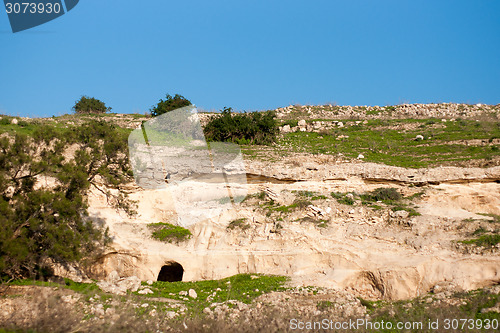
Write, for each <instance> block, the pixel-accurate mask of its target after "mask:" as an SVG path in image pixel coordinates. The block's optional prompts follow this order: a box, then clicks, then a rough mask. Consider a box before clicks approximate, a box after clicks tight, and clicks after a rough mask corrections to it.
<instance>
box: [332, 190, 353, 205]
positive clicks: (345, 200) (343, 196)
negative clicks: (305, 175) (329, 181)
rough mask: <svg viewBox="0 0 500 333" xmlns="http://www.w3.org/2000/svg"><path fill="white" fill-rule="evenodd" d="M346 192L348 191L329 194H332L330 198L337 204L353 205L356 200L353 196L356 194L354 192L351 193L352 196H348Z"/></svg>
mask: <svg viewBox="0 0 500 333" xmlns="http://www.w3.org/2000/svg"><path fill="white" fill-rule="evenodd" d="M347 194H348V193H340V192H332V193H330V195H331V196H332V198H335V199H336V200H337V202H338V203H339V204H343V205H349V206H352V205H354V204H355V203H356V200H355V199H354V197H355V196H356V194H355V193H351V194H352V195H353V197H352V198H351V197H348V196H347Z"/></svg>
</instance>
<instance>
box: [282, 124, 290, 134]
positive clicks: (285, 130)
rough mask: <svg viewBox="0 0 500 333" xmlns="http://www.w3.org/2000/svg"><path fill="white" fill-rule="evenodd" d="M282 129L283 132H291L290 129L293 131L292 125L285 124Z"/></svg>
mask: <svg viewBox="0 0 500 333" xmlns="http://www.w3.org/2000/svg"><path fill="white" fill-rule="evenodd" d="M281 131H282V132H283V133H288V132H290V131H291V128H290V125H285V126H283V127H282V128H281Z"/></svg>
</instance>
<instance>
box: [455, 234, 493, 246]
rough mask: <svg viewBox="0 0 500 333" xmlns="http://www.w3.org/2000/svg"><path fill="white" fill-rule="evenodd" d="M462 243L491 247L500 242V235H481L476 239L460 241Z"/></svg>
mask: <svg viewBox="0 0 500 333" xmlns="http://www.w3.org/2000/svg"><path fill="white" fill-rule="evenodd" d="M461 243H463V244H475V245H477V246H483V247H491V246H495V245H497V244H498V243H500V235H483V236H480V237H479V238H476V239H470V240H465V241H461Z"/></svg>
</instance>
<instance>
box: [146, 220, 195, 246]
mask: <svg viewBox="0 0 500 333" xmlns="http://www.w3.org/2000/svg"><path fill="white" fill-rule="evenodd" d="M148 227H149V228H151V229H152V230H153V233H152V234H151V236H152V237H153V238H155V239H157V240H160V241H163V242H168V243H172V242H177V243H178V242H182V241H185V240H188V239H189V238H191V236H192V234H191V231H189V230H188V229H186V228H183V227H180V226H176V225H173V224H170V223H163V222H158V223H150V224H148Z"/></svg>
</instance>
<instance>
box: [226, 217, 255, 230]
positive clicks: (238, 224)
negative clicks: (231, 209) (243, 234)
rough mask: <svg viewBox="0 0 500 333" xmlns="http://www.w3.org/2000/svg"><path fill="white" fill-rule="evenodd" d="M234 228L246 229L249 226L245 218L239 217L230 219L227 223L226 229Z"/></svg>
mask: <svg viewBox="0 0 500 333" xmlns="http://www.w3.org/2000/svg"><path fill="white" fill-rule="evenodd" d="M236 228H239V229H241V230H247V229H249V228H250V224H248V223H247V219H246V218H241V219H237V220H233V221H231V222H230V223H229V225H228V226H227V229H228V230H234V229H236Z"/></svg>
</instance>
